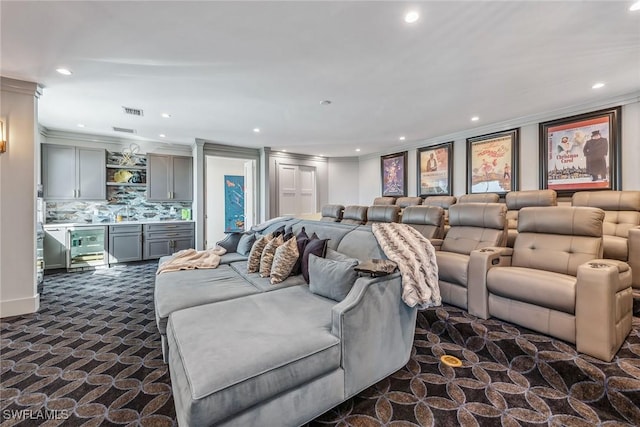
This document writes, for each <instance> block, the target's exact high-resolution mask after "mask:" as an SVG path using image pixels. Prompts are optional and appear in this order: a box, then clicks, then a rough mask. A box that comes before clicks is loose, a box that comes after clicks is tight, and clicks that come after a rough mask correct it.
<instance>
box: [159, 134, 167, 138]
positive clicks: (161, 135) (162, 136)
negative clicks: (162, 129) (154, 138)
mask: <svg viewBox="0 0 640 427" xmlns="http://www.w3.org/2000/svg"><path fill="white" fill-rule="evenodd" d="M159 136H160V138H164V137H166V136H167V135H165V134H164V133H161V134H160V135H159Z"/></svg>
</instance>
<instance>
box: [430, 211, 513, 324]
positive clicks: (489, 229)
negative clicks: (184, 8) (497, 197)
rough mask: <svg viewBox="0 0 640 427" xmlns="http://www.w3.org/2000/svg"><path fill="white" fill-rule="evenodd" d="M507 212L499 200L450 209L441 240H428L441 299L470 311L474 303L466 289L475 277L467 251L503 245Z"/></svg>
mask: <svg viewBox="0 0 640 427" xmlns="http://www.w3.org/2000/svg"><path fill="white" fill-rule="evenodd" d="M506 213H507V208H506V207H505V205H504V204H502V203H466V204H462V205H458V204H457V205H453V206H451V207H450V208H449V225H450V226H451V228H450V229H449V231H448V232H447V235H446V236H445V238H444V240H432V241H431V242H432V243H433V246H434V247H435V248H436V260H437V263H438V284H439V285H440V295H441V296H442V301H444V302H446V303H448V304H452V305H455V306H458V307H461V308H465V309H467V310H468V311H469V312H471V310H472V308H473V307H474V305H475V304H477V303H476V302H474V300H473V298H472V295H471V294H470V293H469V292H468V288H470V285H469V283H470V282H471V281H473V280H476V278H475V277H474V274H473V273H472V271H471V265H470V263H469V261H470V254H471V252H472V251H474V250H476V249H480V248H484V247H487V246H493V247H494V246H500V245H501V244H504V242H505V240H506V233H507V221H506V219H505V216H506ZM479 303H482V304H484V302H483V301H479Z"/></svg>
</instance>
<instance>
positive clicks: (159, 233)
mask: <svg viewBox="0 0 640 427" xmlns="http://www.w3.org/2000/svg"><path fill="white" fill-rule="evenodd" d="M143 230H144V238H143V242H144V245H143V246H144V247H143V251H142V252H143V253H142V257H143V259H157V258H160V257H163V256H166V255H171V254H173V253H175V252H178V251H180V250H182V249H189V248H193V247H194V245H195V237H194V236H195V233H194V224H193V223H192V222H187V223H178V224H176V223H162V224H160V223H156V224H145V225H144V227H143Z"/></svg>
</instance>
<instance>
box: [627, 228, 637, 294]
mask: <svg viewBox="0 0 640 427" xmlns="http://www.w3.org/2000/svg"><path fill="white" fill-rule="evenodd" d="M627 244H628V245H629V256H628V258H627V259H628V263H629V266H630V267H631V276H632V278H631V286H633V287H634V288H636V289H640V226H638V227H633V228H631V229H629V240H628V242H627Z"/></svg>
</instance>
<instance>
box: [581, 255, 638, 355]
mask: <svg viewBox="0 0 640 427" xmlns="http://www.w3.org/2000/svg"><path fill="white" fill-rule="evenodd" d="M577 278H578V281H577V284H576V312H575V316H576V349H577V350H578V351H579V352H581V353H586V354H588V355H590V356H593V357H597V358H598V359H602V360H604V361H607V362H608V361H611V359H613V357H614V356H615V354H616V352H617V351H618V349H619V348H620V345H621V344H622V342H623V341H624V339H625V338H626V336H627V335H628V333H629V331H630V330H631V312H632V305H633V298H632V288H631V269H630V268H629V265H628V264H627V263H625V262H622V261H618V260H611V259H594V260H592V261H589V262H586V263H584V264H582V265H580V266H579V267H578V275H577Z"/></svg>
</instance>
